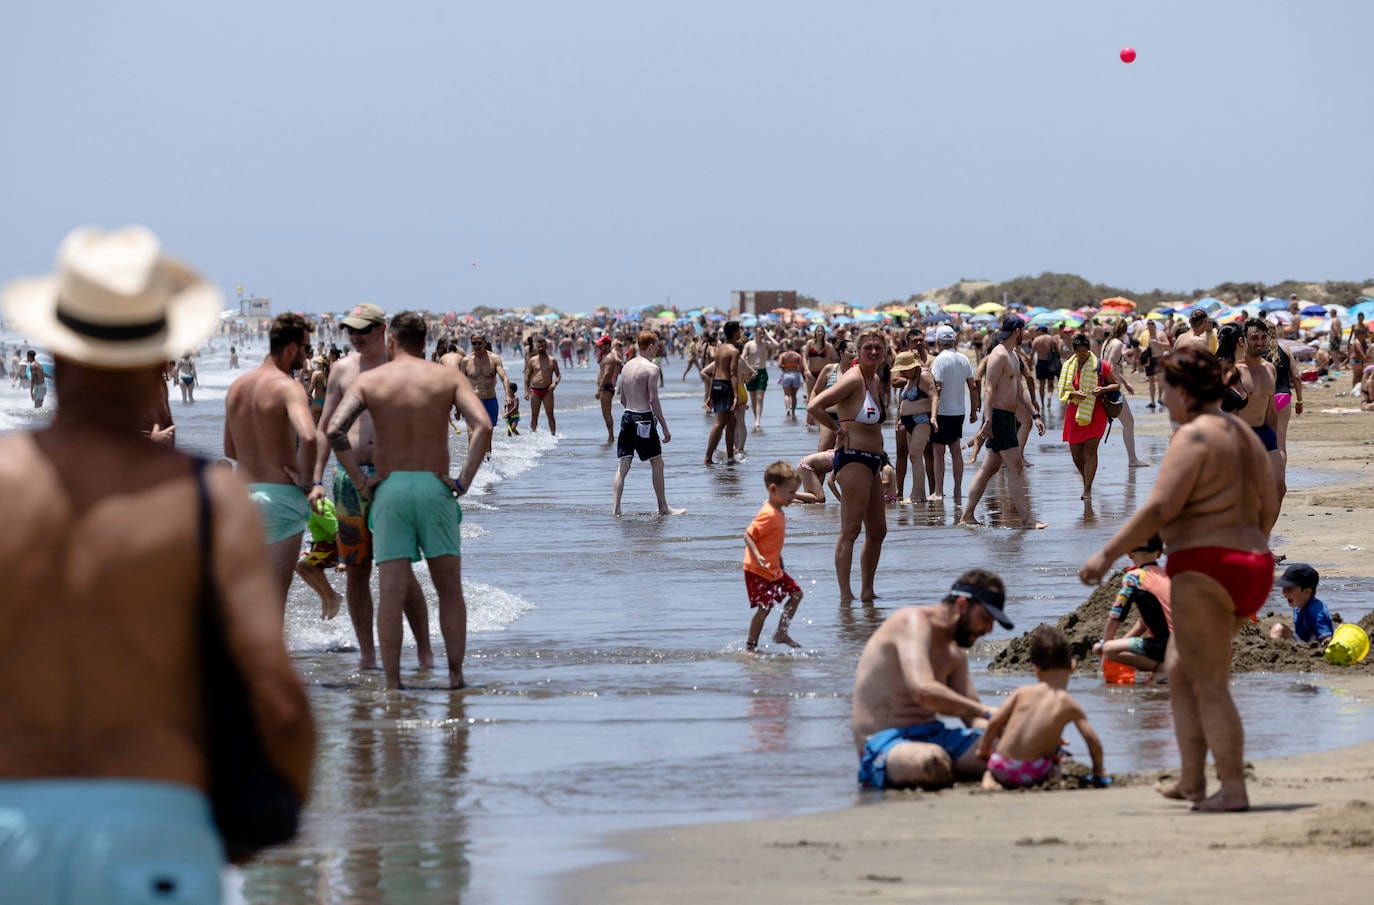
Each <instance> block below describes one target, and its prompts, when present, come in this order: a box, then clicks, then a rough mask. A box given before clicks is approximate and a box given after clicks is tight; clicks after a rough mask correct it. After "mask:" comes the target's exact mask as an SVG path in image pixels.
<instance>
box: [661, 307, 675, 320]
mask: <svg viewBox="0 0 1374 905" xmlns="http://www.w3.org/2000/svg"><path fill="white" fill-rule="evenodd" d="M658 316H659V317H667V318H673V317H677V312H676V311H669V310H667V309H666V308H665V309H664V310H662V311H660V312H659V313H658Z"/></svg>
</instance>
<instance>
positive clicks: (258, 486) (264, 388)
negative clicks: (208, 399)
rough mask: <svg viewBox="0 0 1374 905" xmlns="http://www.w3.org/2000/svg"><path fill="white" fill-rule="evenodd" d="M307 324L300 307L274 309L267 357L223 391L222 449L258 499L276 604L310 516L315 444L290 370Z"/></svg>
mask: <svg viewBox="0 0 1374 905" xmlns="http://www.w3.org/2000/svg"><path fill="white" fill-rule="evenodd" d="M310 332H311V327H310V324H309V323H308V322H307V321H306V319H305V318H304V317H302V316H301V315H299V314H279V315H277V317H276V319H275V320H274V321H272V329H271V332H270V333H269V334H268V347H267V349H268V351H267V357H266V358H264V359H263V361H262V364H261V365H259V366H258V367H256V368H254V369H253V370H251V371H249V372H248V373H246V374H244V375H243V376H242V377H240V378H239V379H238V380H235V381H234V383H233V385H232V386H230V387H229V392H228V394H227V395H226V396H225V397H224V455H225V456H227V457H228V458H230V459H233V460H235V461H236V462H238V473H239V477H241V478H243V480H244V482H245V483H247V484H248V494H249V496H250V497H252V499H253V502H255V503H257V504H258V515H259V516H260V518H261V519H262V528H263V534H264V535H265V537H264V539H265V540H266V541H267V556H268V560H269V563H270V565H271V568H272V576H273V578H274V580H275V581H276V590H277V593H278V601H277V602H278V603H280V604H281V606H282V610H283V612H284V611H285V609H286V595H287V593H288V592H289V591H290V590H291V579H292V578H293V577H294V576H295V574H296V559H297V557H299V556H300V552H301V535H302V534H303V533H304V531H305V525H306V521H307V520H308V519H309V518H310V502H309V501H308V499H307V496H306V494H307V492H308V491H309V490H310V489H311V486H312V484H311V475H312V474H313V472H314V467H315V457H316V450H317V449H318V445H317V443H318V441H317V437H316V432H315V421H314V419H312V418H311V417H310V401H309V399H308V398H307V397H306V395H305V389H304V388H303V387H302V386H301V385H300V383H298V382H297V381H296V380H295V379H294V378H293V377H292V376H291V373H292V372H293V371H296V370H299V369H300V368H302V367H304V366H305V363H306V362H307V361H308V360H309V359H308V357H307V356H308V353H307V351H306V350H307V349H308V348H309V341H310Z"/></svg>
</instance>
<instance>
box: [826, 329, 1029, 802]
mask: <svg viewBox="0 0 1374 905" xmlns="http://www.w3.org/2000/svg"><path fill="white" fill-rule="evenodd" d="M993 354H997V353H996V350H995V349H994V350H993ZM1005 596H1006V586H1005V585H1004V584H1003V583H1002V579H1000V578H998V577H997V576H996V575H994V574H993V573H991V572H987V571H984V570H983V569H971V570H969V571H968V572H965V573H964V574H963V575H960V576H959V580H958V581H956V582H955V583H954V586H953V587H952V588H951V589H950V591H949V593H947V594H946V595H945V596H944V598H943V599H942V600H941V601H940V602H939V603H936V604H932V605H930V606H909V607H902V608H901V609H899V610H897V611H896V612H895V613H893V614H892V615H891V616H889V617H887V619H885V620H884V621H883V624H882V625H880V626H879V627H878V630H877V631H876V632H874V633H873V636H872V637H871V638H869V639H868V643H867V644H865V645H864V649H863V653H862V654H860V656H859V665H858V668H857V670H856V675H855V677H854V694H853V713H852V717H851V721H850V729H851V731H852V732H853V735H854V747H855V749H856V750H857V752H858V755H859V784H860V785H863V786H869V787H872V788H876V789H894V788H911V787H913V786H919V787H922V788H938V787H940V786H947V785H950V784H951V783H953V782H954V781H955V780H956V779H965V780H974V779H980V778H981V777H982V775H983V771H984V769H985V768H986V766H987V764H986V762H984V761H983V760H982V759H980V758H979V757H978V753H977V749H978V741H979V739H980V738H981V736H982V730H984V729H986V728H987V724H988V720H989V719H990V718H991V717H992V710H991V709H990V708H989V707H988V706H987V705H985V704H984V703H983V702H982V701H981V700H979V698H978V692H977V691H975V690H974V688H973V681H972V679H971V678H970V677H969V667H968V655H967V654H966V653H965V651H966V650H968V648H970V647H972V646H973V642H975V641H977V640H978V639H979V638H981V637H982V636H983V635H986V634H987V633H988V632H990V631H992V627H993V623H994V621H995V622H997V623H1000V624H1001V626H1002V627H1003V628H1006V629H1010V628H1011V627H1012V623H1011V620H1010V619H1008V618H1007V614H1006V613H1005V612H1004V610H1003V607H1004V606H1005V605H1006V604H1005ZM941 715H944V716H949V717H954V718H956V719H960V720H963V722H964V725H965V726H966V727H967V728H950V727H947V726H946V725H945V724H944V723H943V722H941V721H940V716H941Z"/></svg>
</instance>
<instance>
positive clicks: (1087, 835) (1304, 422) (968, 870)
mask: <svg viewBox="0 0 1374 905" xmlns="http://www.w3.org/2000/svg"><path fill="white" fill-rule="evenodd" d="M1305 389H1306V394H1307V403H1308V404H1307V405H1305V406H1304V409H1305V410H1306V411H1305V414H1304V415H1303V416H1302V417H1300V418H1294V419H1293V422H1292V424H1291V426H1290V429H1289V451H1290V459H1291V464H1290V473H1291V472H1292V470H1294V469H1299V470H1302V471H1304V472H1307V473H1309V474H1312V475H1315V476H1317V478H1318V480H1317V482H1316V483H1315V484H1314V485H1313V486H1307V487H1303V488H1301V489H1297V490H1290V491H1289V493H1288V495H1287V497H1286V498H1285V500H1284V508H1283V511H1282V513H1281V515H1280V517H1279V521H1278V523H1277V524H1276V525H1275V527H1274V531H1273V546H1274V548H1275V551H1276V552H1278V553H1282V554H1286V556H1287V558H1288V561H1290V562H1310V563H1312V564H1313V565H1314V566H1315V567H1317V568H1318V569H1319V570H1320V572H1321V574H1322V578H1323V580H1326V579H1328V578H1369V577H1371V575H1374V569H1371V568H1370V566H1369V561H1368V558H1367V557H1366V556H1362V554H1365V553H1367V551H1366V550H1358V549H1355V550H1349V549H1346V546H1347V545H1349V546H1354V547H1361V546H1364V545H1363V544H1361V543H1360V542H1359V539H1360V538H1362V537H1365V538H1367V537H1369V536H1370V533H1371V532H1370V526H1371V525H1374V518H1371V513H1370V511H1369V510H1371V509H1374V481H1369V480H1361V479H1362V478H1368V477H1369V476H1374V440H1366V439H1364V434H1363V432H1362V431H1359V430H1352V429H1351V428H1355V427H1359V426H1362V425H1363V423H1364V422H1362V421H1361V420H1358V419H1359V418H1360V416H1359V415H1358V414H1344V413H1340V414H1338V413H1330V412H1323V411H1322V410H1323V409H1329V408H1341V407H1342V406H1340V405H1339V402H1340V398H1338V397H1336V396H1335V393H1336V391H1337V389H1341V390H1343V389H1344V387H1343V386H1339V385H1328V386H1326V387H1313V386H1308V387H1306V388H1305ZM1136 398H1137V399H1139V396H1137V397H1136ZM1351 419H1357V420H1351ZM1368 423H1369V424H1371V425H1374V420H1371V421H1370V422H1368ZM1136 429H1137V431H1138V432H1140V433H1141V434H1142V435H1153V436H1161V435H1164V434H1166V433H1167V431H1168V422H1167V421H1166V420H1162V419H1152V418H1139V419H1138V420H1137V422H1136ZM1328 476H1329V477H1330V478H1333V479H1334V480H1331V481H1327V480H1324V479H1325V478H1326V477H1328ZM1086 594H1087V590H1086V589H1085V596H1086ZM1328 603H1329V605H1331V606H1332V607H1333V610H1338V609H1339V608H1340V606H1339V602H1336V603H1334V604H1332V603H1331V602H1330V601H1329V602H1328ZM1276 675H1278V674H1276ZM1288 675H1290V676H1291V675H1292V674H1291V673H1289V674H1288ZM1313 681H1315V682H1317V683H1319V684H1320V685H1322V686H1323V687H1325V688H1328V689H1330V690H1331V691H1332V692H1333V693H1336V694H1342V695H1349V696H1350V697H1351V699H1352V702H1358V704H1359V705H1360V706H1370V705H1371V704H1374V675H1371V674H1370V673H1369V671H1368V670H1359V671H1351V672H1335V673H1325V674H1317V675H1314V676H1313ZM1108 766H1109V767H1110V765H1108ZM1247 768H1248V772H1249V773H1250V775H1251V776H1252V780H1251V782H1250V792H1251V805H1252V810H1251V811H1250V812H1249V813H1248V814H1241V815H1211V814H1208V815H1204V814H1191V813H1189V811H1188V807H1187V806H1186V804H1183V803H1178V802H1172V801H1167V800H1165V799H1164V798H1162V797H1160V796H1159V795H1158V794H1157V793H1156V792H1155V791H1154V790H1153V788H1152V786H1153V783H1154V780H1155V779H1156V778H1157V777H1158V776H1160V775H1162V774H1161V773H1160V772H1158V771H1156V772H1150V771H1146V772H1142V773H1135V774H1123V775H1122V776H1121V777H1120V778H1119V781H1118V783H1117V784H1116V785H1114V786H1113V787H1112V788H1110V789H1106V790H1092V789H1081V790H1060V789H1056V790H1048V789H1047V790H1032V791H1022V792H993V793H989V792H983V791H981V790H980V789H979V788H977V785H976V784H965V785H961V786H958V787H955V788H953V789H947V790H942V791H940V792H933V793H931V792H919V791H910V792H907V791H897V792H893V791H889V792H885V793H873V792H865V793H861V794H859V795H858V797H857V800H856V801H855V803H854V804H853V805H851V806H850V807H848V808H844V809H841V810H834V811H827V812H822V813H815V814H804V815H798V816H791V817H783V818H777V819H766V820H745V821H735V822H728V823H705V824H694V825H687V826H681V827H665V828H660V829H656V830H650V831H648V832H634V833H626V834H621V835H613V836H611V837H609V838H606V839H603V840H602V844H603V846H604V847H605V848H608V849H611V850H614V851H616V852H618V853H620V854H621V855H623V856H625V857H624V858H623V859H622V860H619V861H615V862H612V863H606V864H601V865H597V866H594V867H589V868H585V869H582V870H578V871H575V872H572V873H569V874H565V875H563V876H562V877H561V878H559V882H560V887H559V888H560V894H559V900H560V901H565V902H570V903H575V905H580V903H619V902H627V903H628V902H641V901H654V902H682V903H697V902H700V901H702V900H711V899H716V900H719V901H725V902H735V901H749V902H758V903H764V905H768V903H774V902H776V903H779V905H782V903H788V905H791V903H793V902H833V901H836V900H841V899H845V898H853V897H867V898H874V899H878V900H882V901H948V900H950V899H953V898H959V899H964V900H969V901H989V902H993V901H995V902H1026V903H1042V902H1047V901H1061V902H1082V903H1089V902H1091V903H1116V902H1121V903H1127V902H1129V903H1139V902H1170V903H1172V902H1176V901H1179V900H1182V899H1185V898H1188V897H1194V898H1195V897H1201V896H1209V895H1210V896H1212V897H1214V898H1216V899H1217V900H1218V901H1238V900H1241V899H1243V898H1245V897H1255V898H1256V899H1257V900H1258V901H1265V902H1294V903H1304V905H1305V903H1307V902H1309V901H1311V899H1312V897H1313V881H1314V880H1318V879H1320V878H1323V877H1331V876H1337V877H1339V876H1342V875H1344V874H1343V872H1346V871H1349V870H1350V869H1351V868H1352V867H1355V866H1356V865H1358V866H1359V867H1361V868H1363V867H1365V866H1366V865H1367V863H1368V853H1369V849H1370V847H1371V846H1374V740H1371V741H1366V742H1362V743H1360V744H1358V745H1355V746H1352V747H1347V748H1342V749H1337V750H1334V751H1327V752H1321V753H1317V754H1304V755H1300V756H1296V757H1281V758H1273V759H1268V760H1260V761H1254V762H1250V761H1247ZM837 781H839V780H838V779H837ZM856 791H857V789H856ZM1084 796H1093V797H1092V798H1087V797H1084ZM912 809H915V810H914V811H913V810H912ZM1131 843H1139V844H1138V845H1137V846H1136V847H1134V848H1133V849H1131V851H1130V854H1126V852H1125V851H1122V850H1121V849H1122V848H1123V846H1128V845H1130V844H1131ZM1356 859H1358V860H1356ZM932 867H935V868H936V869H932ZM1132 867H1134V868H1135V869H1134V870H1132V869H1131V868H1132Z"/></svg>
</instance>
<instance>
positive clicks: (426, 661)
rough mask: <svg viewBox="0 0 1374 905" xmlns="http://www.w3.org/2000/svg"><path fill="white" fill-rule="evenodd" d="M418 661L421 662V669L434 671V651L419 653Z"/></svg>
mask: <svg viewBox="0 0 1374 905" xmlns="http://www.w3.org/2000/svg"><path fill="white" fill-rule="evenodd" d="M417 659H418V660H419V661H420V669H433V668H434V651H432V650H425V651H420V652H418V654H417Z"/></svg>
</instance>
